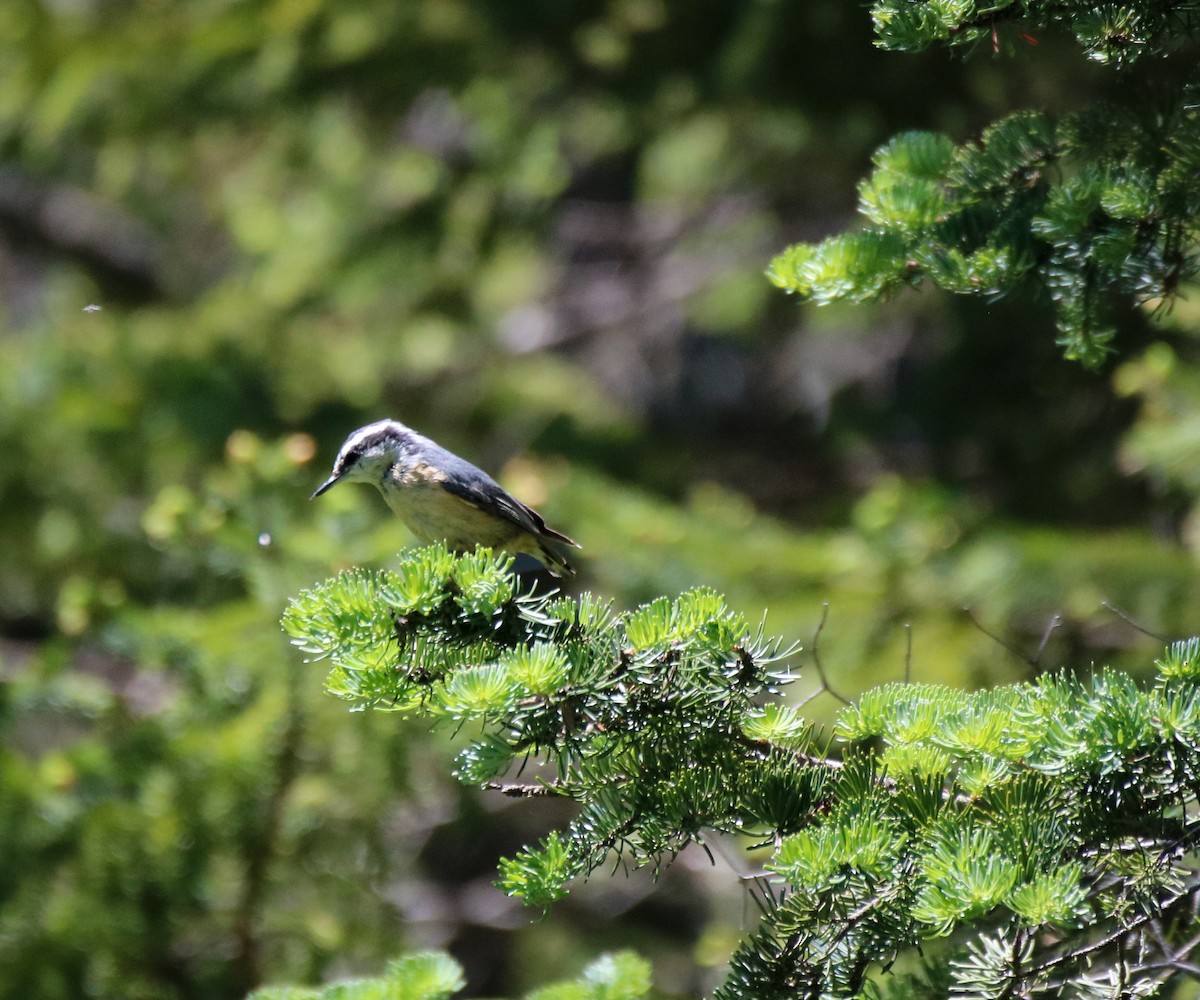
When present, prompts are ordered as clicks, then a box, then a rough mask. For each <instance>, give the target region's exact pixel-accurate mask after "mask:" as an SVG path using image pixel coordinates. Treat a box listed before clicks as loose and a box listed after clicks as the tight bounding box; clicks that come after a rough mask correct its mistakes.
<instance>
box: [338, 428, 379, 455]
mask: <svg viewBox="0 0 1200 1000" xmlns="http://www.w3.org/2000/svg"><path fill="white" fill-rule="evenodd" d="M390 423H391V421H390V420H379V421H376V422H375V423H373V424H367V426H366V427H360V428H359V429H358V430H356V431H355V432H354V433H353V434H351V435H350V436H349V437H348V438H346V441H345V443H344V444H343V445H342V451H341V453H342V454H343V455H346V454H349V453H350V452H351V451H353V450H354V448H355V447H357V446H358V445H359V444H361V443H362V442H363V441H365V440H367V438H370V437H378V436H379V434H380V432H381V431H383V430H384V428H385V427H387V425H388V424H390Z"/></svg>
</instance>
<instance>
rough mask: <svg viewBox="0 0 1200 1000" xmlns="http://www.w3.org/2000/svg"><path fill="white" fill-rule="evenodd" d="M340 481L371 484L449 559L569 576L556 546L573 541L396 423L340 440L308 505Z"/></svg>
mask: <svg viewBox="0 0 1200 1000" xmlns="http://www.w3.org/2000/svg"><path fill="white" fill-rule="evenodd" d="M343 480H345V481H346V482H360V483H373V484H374V485H375V486H376V487H377V488H378V489H379V492H380V493H382V494H383V499H384V501H385V502H386V503H387V505H388V506H389V507H390V508H391V509H392V511H393V513H395V514H396V515H397V516H398V517H399V518H400V520H401V521H403V522H404V525H405V527H407V528H408V530H409V531H411V532H412V533H413V535H414V536H415V537H416V539H417V540H418V541H419V542H421V543H422V544H429V543H430V542H437V541H444V542H445V543H446V545H447V547H449V548H450V549H451V550H452V551H455V552H467V551H470V550H472V549H474V548H475V546H477V545H483V546H486V547H488V548H491V549H494V550H497V551H504V552H509V553H512V554H513V555H520V554H525V555H529V556H532V557H533V558H534V559H537V560H538V561H539V562H541V563H542V564H543V565H544V566H545V567H546V569H547V570H548V571H549V572H550V574H551V575H553V576H557V577H565V576H573V575H574V573H575V569H574V567H573V566H572V565H571V564H570V563H569V562H568V561H567V560H566V558H565V557H564V556H563V554H562V552H561V551H559V547H560V546H571V547H574V548H578V547H579V545H578V543H577V542H575V541H573V540H572V539H570V538H568V537H567V536H566V535H564V534H563V533H562V532H561V531H555V530H554V529H553V528H551V527H549V526H548V525H547V524H546V522H545V520H544V519H543V518H542V516H541V515H540V514H539V513H538V512H537V511H535V510H534V509H533V508H532V507H528V506H526V505H525V504H523V503H521V501H520V500H517V499H516V498H515V497H513V496H511V495H510V494H509V493H507V492H506V491H505V490H504V488H503V487H502V486H500V484H499V483H497V482H496V481H495V480H494V479H493V478H492V477H491V476H489V475H488V474H487V473H486V472H484V471H483V470H482V469H479V468H476V467H475V466H474V465H472V464H471V463H470V462H468V461H467V460H466V459H464V458H459V457H458V456H457V455H455V454H454V453H453V452H451V451H447V450H446V449H445V448H443V447H442V446H441V445H439V444H437V443H436V442H435V441H432V440H430V439H429V438H427V437H425V436H424V435H423V434H418V433H417V432H416V431H414V430H413V429H412V428H410V427H406V426H405V425H404V424H402V423H400V421H398V420H380V421H377V422H376V423H373V424H367V425H366V426H365V427H360V428H359V429H358V430H356V431H354V432H353V433H352V434H351V435H350V436H349V437H348V438H346V441H345V443H344V444H343V445H342V447H341V448H340V449H339V450H338V453H337V458H335V459H334V462H333V471H332V472H331V473H330V475H329V478H328V479H326V480H325V482H323V483H322V484H321V485H320V486H318V487H317V488H316V490H315V491H314V492H313V495H312V499H313V500H315V499H316V498H317V497H319V496H320V495H321V494H322V493H325V492H326V491H327V490H329V489H330V488H331V487H333V486H334V485H335V484H337V483H340V482H342V481H343Z"/></svg>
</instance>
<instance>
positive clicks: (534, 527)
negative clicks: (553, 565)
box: [441, 463, 575, 545]
mask: <svg viewBox="0 0 1200 1000" xmlns="http://www.w3.org/2000/svg"><path fill="white" fill-rule="evenodd" d="M464 464H466V463H464ZM475 471H476V472H477V473H478V474H477V475H476V476H474V477H467V476H462V475H459V476H451V477H450V478H448V479H446V480H443V481H442V483H441V486H442V489H444V490H445V491H446V492H447V493H451V494H453V495H454V496H456V497H458V498H459V499H460V500H465V501H466V502H467V503H469V504H470V505H471V506H472V507H477V508H478V509H479V510H482V511H488V512H490V513H494V514H497V515H499V516H500V517H503V518H504V519H505V520H506V521H511V522H512V523H513V524H515V525H516V526H517V527H518V528H521V529H522V530H524V531H528V532H529V533H530V534H531V535H535V536H536V537H538V538H551V539H553V540H555V541H557V542H562V543H563V544H564V545H575V542H574V541H572V540H571V539H570V538H568V537H567V536H566V535H564V534H563V533H562V532H560V531H555V530H554V529H553V528H551V527H550V526H549V525H547V524H546V521H545V519H544V518H543V517H542V515H541V514H539V513H538V512H537V511H536V510H534V509H533V508H532V507H526V506H525V504H523V503H521V501H520V500H517V499H516V498H515V497H513V496H512V495H510V494H509V493H508V492H506V491H505V489H504V488H503V487H502V486H501V485H500V484H499V483H497V482H496V481H495V480H494V479H492V478H491V477H490V476H487V475H486V474H485V473H483V472H480V471H479V470H475Z"/></svg>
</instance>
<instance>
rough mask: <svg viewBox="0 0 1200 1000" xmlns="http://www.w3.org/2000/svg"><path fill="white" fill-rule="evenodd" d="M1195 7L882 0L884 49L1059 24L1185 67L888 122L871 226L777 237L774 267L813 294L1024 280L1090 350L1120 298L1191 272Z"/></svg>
mask: <svg viewBox="0 0 1200 1000" xmlns="http://www.w3.org/2000/svg"><path fill="white" fill-rule="evenodd" d="M1198 14H1200V8H1198V7H1197V5H1195V4H1193V3H1138V4H1116V3H1113V4H1099V5H1097V4H1082V3H1049V2H1041V3H1036V2H1020V3H1018V2H1006V3H999V4H983V3H976V2H972V0H916V2H914V0H887V2H880V3H876V4H875V5H874V7H873V15H874V19H875V26H876V31H877V35H878V39H879V43H880V44H881V45H883V46H884V47H886V48H892V49H903V50H911V49H918V48H924V47H927V46H930V45H934V44H939V43H942V44H947V45H965V44H981V43H984V42H985V41H986V42H990V43H991V44H992V45H993V46H995V47H997V48H999V47H1000V46H1001V44H1002V41H1005V40H1008V41H1010V40H1011V39H1013V38H1018V39H1019V38H1021V37H1024V38H1026V39H1029V40H1033V39H1034V38H1035V35H1036V33H1038V32H1042V31H1045V30H1048V29H1055V28H1061V27H1064V26H1065V27H1066V28H1067V29H1068V30H1070V31H1071V32H1073V33H1074V34H1075V35H1076V37H1077V38H1078V40H1079V42H1080V43H1081V44H1082V46H1083V48H1084V51H1085V52H1086V54H1087V55H1088V56H1089V57H1090V58H1092V59H1094V60H1096V61H1099V62H1101V63H1104V64H1106V65H1110V66H1112V67H1113V68H1114V71H1115V72H1120V71H1122V70H1123V69H1124V68H1125V67H1127V66H1129V65H1131V64H1132V63H1134V62H1137V61H1139V60H1147V59H1160V60H1166V59H1168V58H1174V59H1175V60H1176V61H1185V60H1186V59H1189V58H1190V59H1191V60H1192V63H1193V67H1192V68H1191V69H1188V70H1187V71H1186V72H1183V73H1173V74H1170V75H1171V76H1173V77H1174V79H1175V82H1174V83H1172V84H1170V85H1167V84H1163V85H1160V86H1157V87H1154V88H1148V87H1145V86H1133V85H1131V86H1130V87H1129V89H1128V96H1127V97H1126V98H1125V99H1124V100H1123V101H1121V102H1111V101H1110V102H1104V103H1099V104H1096V105H1093V106H1089V107H1085V108H1083V109H1081V110H1079V111H1076V112H1074V113H1070V114H1063V115H1052V114H1050V113H1047V112H1042V111H1034V110H1027V111H1020V112H1017V113H1015V114H1012V115H1009V116H1007V117H1005V118H1002V119H1000V120H999V121H997V122H995V123H994V124H993V125H992V126H991V127H989V128H988V129H986V130H985V131H984V132H983V134H982V135H980V136H979V137H978V138H977V139H974V140H972V141H968V142H962V143H955V142H954V141H953V140H952V139H951V138H949V137H948V136H945V135H942V134H939V133H935V132H907V133H903V134H900V135H897V136H895V137H894V138H893V139H892V140H891V141H890V142H889V143H887V144H886V145H885V146H883V147H882V148H880V149H879V150H878V151H877V152H876V153H875V156H874V160H873V170H872V172H871V174H870V176H868V177H867V178H866V179H865V180H863V181H862V183H861V184H860V186H859V192H858V195H859V205H858V207H859V212H860V213H861V214H862V216H863V217H864V218H865V220H866V225H865V226H863V227H862V228H861V229H857V230H854V231H851V232H847V233H844V234H840V235H836V236H833V237H830V238H828V239H826V240H824V241H822V242H820V243H815V244H812V243H803V244H798V245H795V246H792V247H790V248H788V249H787V250H785V251H784V252H783V253H781V254H780V255H779V256H778V257H776V259H775V260H774V261H773V262H772V264H771V267H770V269H769V271H768V275H769V277H770V278H771V280H772V281H773V282H774V283H775V284H776V285H778V286H779V287H781V288H783V289H786V290H787V291H789V292H794V293H796V294H798V295H799V296H801V297H802V298H804V299H807V300H810V301H813V302H816V303H828V302H834V301H850V302H863V301H867V300H871V299H875V298H878V297H880V296H883V295H886V294H888V293H891V292H893V291H895V290H897V289H899V288H902V287H905V286H912V285H919V284H920V283H921V282H922V281H924V280H928V281H930V282H932V283H933V284H934V285H936V286H938V287H940V288H943V289H945V290H947V291H950V292H955V293H959V294H970V295H980V296H984V297H987V298H997V297H1000V296H1006V295H1010V294H1014V293H1018V292H1021V293H1028V294H1031V295H1032V296H1033V297H1034V298H1044V299H1048V300H1049V301H1050V302H1052V303H1053V306H1054V310H1055V316H1056V321H1057V325H1058V330H1059V343H1060V344H1061V345H1062V347H1063V349H1064V352H1065V354H1066V356H1067V357H1069V358H1072V359H1077V360H1079V361H1081V362H1083V363H1084V364H1086V365H1089V366H1095V365H1097V364H1099V363H1100V362H1101V361H1102V360H1103V358H1104V357H1105V356H1106V354H1107V352H1108V350H1109V345H1110V342H1111V340H1112V338H1113V336H1114V333H1115V329H1116V320H1115V315H1116V310H1117V309H1118V308H1119V307H1121V306H1127V305H1128V304H1129V303H1130V302H1136V303H1146V302H1151V303H1169V302H1170V301H1171V300H1172V299H1173V297H1174V296H1175V294H1176V293H1177V291H1178V289H1179V286H1180V284H1181V282H1183V281H1185V280H1187V279H1188V278H1190V277H1192V276H1193V275H1194V274H1195V273H1196V265H1197V236H1198V233H1200V230H1198V227H1197V219H1198V218H1200V184H1198V183H1197V182H1196V177H1197V176H1200V174H1198V171H1200V100H1198V98H1200V81H1198V80H1197V78H1196V76H1195V72H1194V60H1195V53H1194V51H1192V50H1193V49H1194V46H1192V44H1191V33H1192V31H1193V30H1194V28H1195V26H1196V19H1197V16H1198ZM1030 33H1034V34H1030ZM1005 43H1006V44H1007V42H1005ZM1180 50H1186V51H1185V52H1184V53H1182V54H1181V52H1180ZM1187 53H1191V54H1190V56H1189V55H1187Z"/></svg>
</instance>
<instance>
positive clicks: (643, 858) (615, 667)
mask: <svg viewBox="0 0 1200 1000" xmlns="http://www.w3.org/2000/svg"><path fill="white" fill-rule="evenodd" d="M515 580H516V578H515V577H514V576H513V575H512V574H511V559H509V558H505V557H502V558H494V557H492V555H491V553H490V552H488V551H487V550H479V551H477V552H476V553H474V554H473V555H465V556H461V557H456V556H454V555H452V554H450V553H448V552H447V551H446V550H445V548H443V547H441V546H433V547H429V548H425V549H420V550H417V551H414V552H411V553H408V554H406V555H405V556H403V557H402V558H401V560H400V562H399V565H398V566H397V567H396V569H394V570H387V571H378V572H373V573H366V572H361V571H357V572H348V573H343V574H342V575H340V576H338V577H335V578H334V579H332V580H329V581H327V582H326V583H324V584H322V585H320V586H318V587H316V588H314V589H312V590H309V591H306V592H304V593H303V594H301V595H300V596H299V597H297V598H296V599H295V600H294V601H293V602H292V604H291V605H290V606H289V608H288V611H287V614H286V615H285V618H284V624H285V627H286V629H287V630H288V632H289V633H290V634H291V635H292V637H293V641H294V642H295V643H296V645H298V646H299V647H300V648H301V649H303V650H304V651H305V652H306V653H308V654H309V655H310V656H315V657H317V658H320V659H328V661H329V668H330V669H329V675H328V687H329V690H330V691H331V692H332V693H334V694H336V695H338V696H339V697H342V698H345V699H347V700H349V701H351V702H353V703H355V704H358V705H363V706H368V707H373V708H378V709H383V710H386V711H391V712H397V713H400V714H402V715H407V716H416V717H425V718H430V719H433V720H435V721H438V722H442V723H444V724H446V725H447V727H449V728H451V729H453V730H454V731H461V732H462V733H463V734H465V735H466V736H467V738H468V743H467V745H466V746H465V747H464V748H463V749H462V750H461V751H460V752H459V755H458V767H457V772H456V773H457V776H458V778H459V780H460V781H463V782H466V783H468V784H473V785H477V786H480V787H482V788H485V789H492V790H496V791H501V792H504V793H506V794H512V795H554V796H561V797H564V798H567V799H570V800H572V801H573V802H574V803H575V804H576V806H577V812H576V814H575V817H574V819H573V820H572V821H571V822H570V824H569V825H568V826H567V827H566V828H565V829H564V830H559V831H554V832H552V833H550V834H549V835H548V836H547V837H546V838H545V839H544V840H543V841H542V842H541V843H540V844H538V845H537V846H534V847H529V848H526V849H525V850H524V851H522V852H521V853H520V854H518V855H516V856H515V857H511V858H507V859H504V860H503V861H502V862H501V864H500V878H499V883H500V885H502V886H503V887H504V888H505V889H506V890H507V891H508V892H510V893H513V894H515V895H518V896H520V897H521V898H522V899H524V900H525V902H527V903H529V904H533V905H538V906H545V905H547V904H549V903H551V902H553V901H555V900H556V899H559V898H560V897H562V896H563V895H564V894H565V893H566V892H567V889H568V885H569V883H570V882H571V881H572V880H574V879H576V878H579V877H580V876H587V875H590V874H591V873H593V872H594V871H596V870H597V869H598V868H599V867H600V866H601V865H603V864H604V863H605V862H606V861H609V860H611V859H612V858H613V857H614V855H615V856H618V857H620V858H623V859H624V860H626V861H627V862H630V863H632V864H635V865H643V864H653V865H657V864H658V863H659V862H660V860H661V859H662V858H663V857H664V856H671V855H673V854H675V853H677V852H678V851H679V850H680V849H682V848H683V847H684V846H685V845H686V844H687V843H689V842H698V843H703V842H704V838H705V837H706V836H707V835H709V833H710V832H722V833H735V834H741V835H744V836H745V837H747V838H748V842H754V843H759V844H765V845H771V847H772V851H771V857H770V860H769V861H768V863H767V865H766V868H767V870H768V871H769V872H770V876H769V878H768V879H767V880H766V881H764V883H763V900H764V916H763V921H762V925H761V927H760V929H759V930H758V931H757V932H756V933H755V934H754V935H753V936H752V937H751V938H750V939H749V940H747V941H746V942H744V943H743V945H742V946H741V947H740V949H739V950H738V952H737V954H736V955H735V956H734V959H733V963H732V967H731V970H730V973H729V976H728V978H727V980H726V982H725V984H724V986H723V987H722V988H721V990H720V991H719V992H718V996H720V997H722V998H724V1000H773V998H776V997H778V998H780V1000H783V998H785V997H793V996H796V995H801V996H814V997H815V996H826V995H832V996H856V995H858V994H859V993H861V992H862V990H863V989H864V988H865V986H866V984H867V983H868V978H867V977H868V976H869V975H870V974H873V973H877V972H878V971H879V969H880V968H881V967H890V966H891V965H892V964H893V963H894V962H896V961H897V960H898V959H900V958H901V957H904V956H908V955H909V954H911V953H912V952H913V951H914V949H916V948H917V947H918V946H920V945H921V944H922V943H923V942H939V943H940V944H939V945H937V946H935V953H936V954H939V955H941V956H942V958H943V960H944V961H945V962H948V968H949V970H950V974H949V976H950V982H951V983H952V985H953V988H954V989H955V990H958V991H967V992H968V993H971V994H972V995H982V996H1002V995H1003V996H1008V995H1013V992H1012V991H1016V995H1022V996H1023V995H1028V994H1029V993H1030V992H1035V991H1044V990H1050V989H1052V984H1060V985H1061V984H1070V985H1071V986H1072V988H1073V989H1075V990H1076V991H1077V993H1078V995H1087V994H1086V991H1087V990H1089V989H1092V988H1093V987H1094V988H1095V989H1097V990H1103V989H1105V988H1115V989H1119V990H1145V989H1149V988H1150V987H1152V986H1157V985H1161V984H1162V983H1164V982H1166V981H1168V980H1170V979H1171V978H1172V977H1174V976H1177V975H1179V974H1180V972H1181V970H1184V969H1186V968H1188V967H1189V966H1188V965H1187V962H1188V956H1189V953H1190V951H1191V950H1192V949H1193V948H1194V947H1195V945H1196V943H1195V941H1194V939H1193V935H1192V933H1191V930H1190V927H1191V923H1190V915H1191V913H1192V907H1193V905H1194V902H1195V895H1196V893H1197V892H1198V891H1200V873H1198V872H1197V871H1195V870H1194V869H1193V868H1191V867H1190V865H1189V864H1188V862H1187V860H1186V859H1188V858H1189V857H1190V855H1192V854H1193V852H1194V850H1195V848H1196V846H1197V844H1198V843H1200V823H1197V821H1196V819H1195V817H1194V812H1195V809H1196V806H1197V805H1198V798H1197V791H1198V789H1200V685H1198V684H1197V681H1198V680H1200V640H1195V639H1193V640H1189V641H1188V642H1182V643H1176V644H1175V645H1173V646H1172V647H1171V648H1170V649H1169V650H1168V651H1167V653H1166V654H1165V656H1164V657H1163V659H1162V660H1161V661H1160V662H1159V663H1158V679H1157V682H1156V684H1155V685H1154V687H1152V688H1151V689H1149V690H1145V689H1142V688H1140V687H1138V686H1137V685H1136V684H1135V683H1134V682H1133V681H1132V680H1130V679H1129V678H1128V677H1127V676H1126V675H1124V674H1119V673H1111V672H1107V671H1101V672H1098V673H1097V674H1096V675H1095V676H1093V677H1092V678H1091V679H1090V680H1080V679H1077V678H1074V677H1070V676H1067V675H1057V674H1050V675H1046V676H1044V677H1042V678H1041V679H1039V680H1038V681H1036V682H1032V683H1027V684H1021V685H1017V686H1013V687H1008V688H1000V689H997V690H995V691H990V692H980V693H975V694H968V693H965V692H962V691H958V690H954V689H950V688H945V687H941V686H938V685H930V684H908V683H904V684H893V685H886V686H883V687H880V688H876V689H875V690H873V691H871V692H868V693H867V694H866V695H864V696H863V697H862V698H861V699H860V700H859V701H858V702H857V703H856V704H853V705H851V706H849V707H847V708H846V709H845V710H844V711H843V712H842V713H841V714H840V716H839V718H838V721H837V725H836V734H837V738H838V741H839V743H840V744H841V748H840V752H839V753H838V754H837V755H836V756H834V755H831V754H830V752H829V747H828V746H827V745H826V741H825V739H824V738H823V737H821V736H819V735H817V734H816V733H815V732H814V730H813V728H812V727H811V726H810V724H809V723H808V722H807V721H806V720H805V719H804V718H803V717H802V716H801V715H800V714H799V712H798V711H797V710H796V709H795V708H791V707H788V706H787V705H786V704H783V703H782V702H780V701H779V700H778V699H777V697H776V696H777V695H778V693H779V690H780V688H781V686H782V685H785V684H786V683H787V682H788V681H789V680H791V679H792V676H791V674H790V673H789V672H788V670H787V669H786V667H785V666H783V665H782V664H781V660H786V659H787V658H788V656H787V654H788V653H789V652H794V651H788V650H784V649H783V648H782V646H781V642H780V640H777V639H771V638H768V637H767V636H766V635H765V634H764V632H763V630H762V628H761V627H751V626H750V625H749V624H748V623H747V621H746V620H745V619H744V618H743V617H741V616H740V615H738V614H736V613H734V612H732V611H730V609H729V608H728V607H726V605H725V604H724V602H723V601H722V599H721V598H720V597H719V596H718V595H716V594H715V593H713V592H711V591H707V590H694V591H690V592H688V593H685V594H683V595H681V596H680V597H679V598H677V599H675V600H667V599H665V598H660V599H658V600H655V601H652V602H650V603H649V604H645V605H642V606H641V607H639V608H637V609H635V610H633V611H631V612H628V613H626V614H617V613H615V612H614V611H613V609H612V608H611V607H610V606H609V605H608V604H606V603H604V602H601V601H599V600H597V599H596V598H595V597H594V596H592V595H587V594H585V595H583V596H581V597H579V598H578V599H572V598H567V597H562V596H555V595H550V596H534V595H531V594H522V593H521V592H520V590H519V587H518V585H517V583H516V582H515ZM521 773H525V774H526V777H525V778H524V779H523V780H521V781H518V780H517V778H516V776H517V775H519V774H521ZM530 774H532V775H535V776H536V780H533V781H530V780H529V775H530ZM1134 956H1136V957H1134ZM913 976H915V978H903V979H901V978H898V977H892V978H890V979H885V980H884V983H885V984H886V987H887V988H888V989H891V990H893V991H895V990H899V991H900V992H898V993H896V995H898V996H903V995H906V994H905V993H904V992H903V991H904V990H911V989H914V988H917V987H916V986H914V983H916V984H918V985H919V986H920V988H921V989H922V990H924V991H926V992H930V991H933V990H935V988H936V987H937V984H938V980H937V977H936V976H933V975H932V973H929V974H926V975H922V974H920V973H914V974H913ZM1122 995H1125V994H1122Z"/></svg>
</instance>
